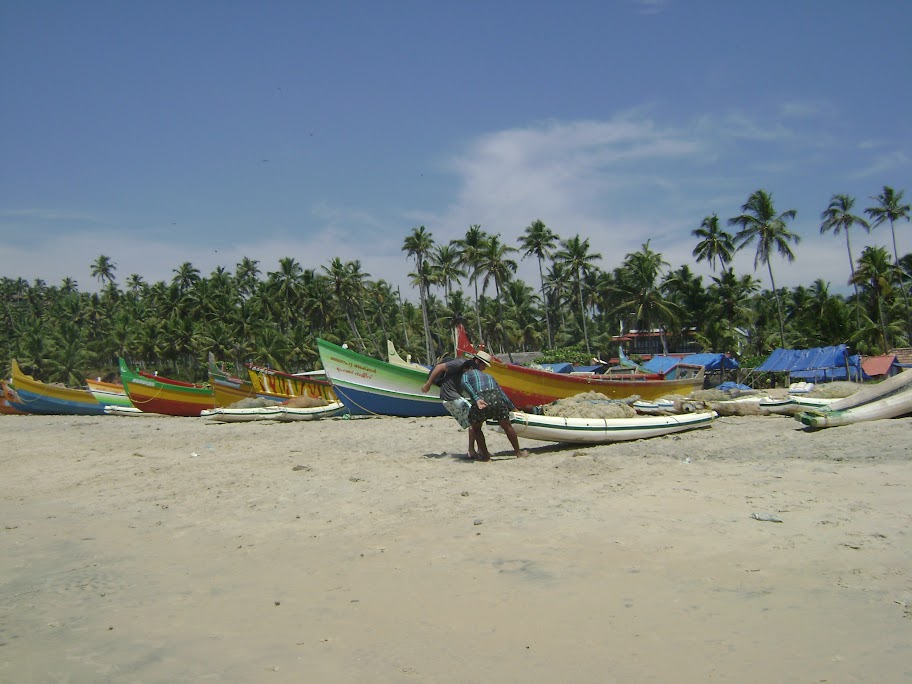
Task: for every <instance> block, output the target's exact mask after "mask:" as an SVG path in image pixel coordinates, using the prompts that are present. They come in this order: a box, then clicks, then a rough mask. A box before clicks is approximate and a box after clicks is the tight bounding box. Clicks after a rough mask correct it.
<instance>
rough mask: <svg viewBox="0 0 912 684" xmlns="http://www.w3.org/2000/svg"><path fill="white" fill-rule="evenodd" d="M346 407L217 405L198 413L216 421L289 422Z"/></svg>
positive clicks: (328, 415) (335, 412)
mask: <svg viewBox="0 0 912 684" xmlns="http://www.w3.org/2000/svg"><path fill="white" fill-rule="evenodd" d="M347 412H348V409H346V408H345V405H344V404H343V403H342V402H340V401H334V402H332V403H331V404H326V405H325V406H311V407H307V408H300V407H294V406H284V405H282V404H277V405H275V406H254V407H250V408H224V407H221V406H217V407H216V408H214V409H206V410H205V411H203V412H202V413H201V414H200V415H201V416H202V417H203V418H208V419H209V420H212V421H214V422H217V423H248V422H252V421H259V420H278V421H281V422H284V423H289V422H293V421H298V420H320V419H321V418H332V417H334V416H340V415H342V414H344V413H347Z"/></svg>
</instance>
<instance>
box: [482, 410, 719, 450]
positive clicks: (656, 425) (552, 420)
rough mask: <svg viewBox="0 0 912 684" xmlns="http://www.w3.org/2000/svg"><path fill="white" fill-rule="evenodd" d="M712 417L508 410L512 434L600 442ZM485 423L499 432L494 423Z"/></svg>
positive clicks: (678, 428)
mask: <svg viewBox="0 0 912 684" xmlns="http://www.w3.org/2000/svg"><path fill="white" fill-rule="evenodd" d="M715 417H716V413H715V412H714V411H700V412H697V413H685V414H681V415H671V416H637V417H636V418H562V417H559V416H539V415H534V414H531V413H523V412H521V411H513V412H511V413H510V424H511V425H512V426H513V428H514V429H515V430H516V434H517V435H519V436H520V437H523V438H525V439H536V440H539V441H543V442H571V443H584V444H602V443H606V442H626V441H630V440H634V439H646V438H648V437H660V436H662V435H669V434H672V433H675V432H683V431H685V430H693V429H694V428H701V427H708V426H709V425H710V423H712V421H713V419H714V418H715ZM488 424H489V425H492V426H493V427H494V429H495V430H498V431H501V432H502V429H501V428H500V426H499V425H497V424H496V423H491V422H489V423H488Z"/></svg>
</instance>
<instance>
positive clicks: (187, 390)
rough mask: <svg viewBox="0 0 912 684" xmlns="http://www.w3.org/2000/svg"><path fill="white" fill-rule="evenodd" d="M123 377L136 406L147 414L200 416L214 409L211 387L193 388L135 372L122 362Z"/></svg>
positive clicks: (189, 384)
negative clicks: (206, 410)
mask: <svg viewBox="0 0 912 684" xmlns="http://www.w3.org/2000/svg"><path fill="white" fill-rule="evenodd" d="M119 363H120V377H121V379H122V380H123V385H124V387H125V388H126V390H127V395H128V396H129V397H130V401H131V402H132V403H133V405H134V406H135V407H136V408H138V409H140V410H142V411H146V412H150V413H163V414H165V415H169V416H199V415H200V413H201V412H202V411H204V410H205V409H211V408H215V396H214V395H213V393H212V390H211V389H210V388H209V387H205V386H204V385H194V384H193V383H190V382H182V381H180V380H173V379H171V378H165V377H159V376H157V375H153V374H151V373H141V372H139V371H132V370H130V369H129V367H128V366H127V362H126V361H124V360H123V359H119Z"/></svg>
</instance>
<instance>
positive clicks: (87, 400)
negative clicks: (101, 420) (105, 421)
mask: <svg viewBox="0 0 912 684" xmlns="http://www.w3.org/2000/svg"><path fill="white" fill-rule="evenodd" d="M12 366H13V372H12V383H10V384H9V386H8V399H7V400H8V401H9V404H10V406H12V407H13V408H14V409H16V410H17V411H20V412H22V413H40V414H45V415H66V416H74V415H81V416H103V415H104V407H105V405H104V404H101V403H99V402H98V400H97V399H96V398H95V397H94V395H93V394H92V393H91V392H89V390H87V389H73V388H70V387H58V386H57V385H48V384H45V383H43V382H41V381H40V380H36V379H35V378H33V377H32V376H31V375H26V374H25V373H23V372H22V369H21V368H19V364H18V363H16V359H13V362H12Z"/></svg>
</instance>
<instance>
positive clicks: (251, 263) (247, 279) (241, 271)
mask: <svg viewBox="0 0 912 684" xmlns="http://www.w3.org/2000/svg"><path fill="white" fill-rule="evenodd" d="M259 265H260V262H259V261H257V260H256V259H250V258H248V257H244V258H242V259H241V260H240V261H239V262H238V263H237V265H236V266H235V267H234V280H235V282H236V283H237V287H238V290H240V293H241V295H243V296H245V297H249V296H250V295H251V294H253V291H254V290H255V289H256V285H257V279H258V278H259V277H260V268H259Z"/></svg>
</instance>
